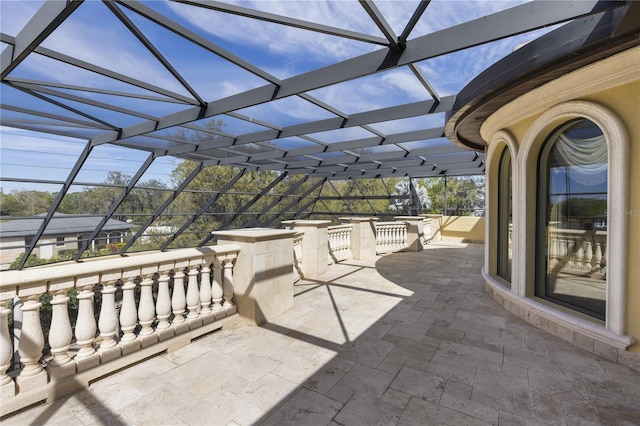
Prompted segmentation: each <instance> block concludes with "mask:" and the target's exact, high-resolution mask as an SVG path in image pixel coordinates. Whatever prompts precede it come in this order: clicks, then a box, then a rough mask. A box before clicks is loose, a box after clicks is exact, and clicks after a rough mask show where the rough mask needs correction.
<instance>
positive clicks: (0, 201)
mask: <svg viewBox="0 0 640 426" xmlns="http://www.w3.org/2000/svg"><path fill="white" fill-rule="evenodd" d="M26 210H27V206H26V205H25V204H24V203H22V202H20V201H18V199H17V198H16V197H15V195H13V194H5V193H4V192H3V191H2V190H0V216H24V214H25V211H26Z"/></svg>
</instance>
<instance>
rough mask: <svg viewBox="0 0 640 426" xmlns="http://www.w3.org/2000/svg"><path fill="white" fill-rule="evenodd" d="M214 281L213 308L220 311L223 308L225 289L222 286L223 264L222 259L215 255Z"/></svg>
mask: <svg viewBox="0 0 640 426" xmlns="http://www.w3.org/2000/svg"><path fill="white" fill-rule="evenodd" d="M212 269H213V282H212V284H211V299H212V300H213V310H214V311H219V310H220V309H222V303H221V302H222V297H223V295H224V290H223V287H222V265H221V263H220V259H218V257H215V258H214V259H213V268H212Z"/></svg>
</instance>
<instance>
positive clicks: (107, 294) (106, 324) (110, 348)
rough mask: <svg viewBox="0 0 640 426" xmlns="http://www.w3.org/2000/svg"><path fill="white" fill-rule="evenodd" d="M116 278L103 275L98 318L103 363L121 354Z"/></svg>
mask: <svg viewBox="0 0 640 426" xmlns="http://www.w3.org/2000/svg"><path fill="white" fill-rule="evenodd" d="M114 275H115V274H114ZM109 278H111V279H112V280H109ZM114 278H115V276H113V277H102V280H103V282H102V306H101V307H100V317H99V318H98V329H99V330H100V337H101V338H102V342H100V348H98V353H99V354H100V360H101V362H103V363H104V362H107V361H110V360H112V359H114V358H117V357H119V356H120V354H121V352H120V347H118V344H117V342H116V333H117V331H118V311H117V310H116V281H115V279H114ZM105 280H106V281H105Z"/></svg>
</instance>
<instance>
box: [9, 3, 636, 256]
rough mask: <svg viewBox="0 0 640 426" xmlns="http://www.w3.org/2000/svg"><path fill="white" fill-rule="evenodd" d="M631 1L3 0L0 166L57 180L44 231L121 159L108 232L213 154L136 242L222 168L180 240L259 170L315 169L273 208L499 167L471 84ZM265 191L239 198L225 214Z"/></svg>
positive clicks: (172, 190)
mask: <svg viewBox="0 0 640 426" xmlns="http://www.w3.org/2000/svg"><path fill="white" fill-rule="evenodd" d="M624 4H625V2H616V1H612V2H605V1H595V0H580V1H523V0H517V1H496V0H487V1H479V0H468V1H466V0H465V1H458V0H453V1H452V0H433V1H239V2H218V1H204V0H202V1H200V0H198V1H196V0H174V1H171V0H170V1H158V0H153V1H55V0H54V1H46V2H43V1H26V2H18V1H4V0H3V1H0V8H1V10H0V12H1V13H0V15H1V19H2V21H1V34H0V41H1V45H2V54H1V55H2V56H1V59H2V61H1V71H2V74H1V77H2V92H1V114H2V115H1V122H0V125H1V127H0V132H1V137H2V146H1V148H2V160H1V161H2V171H1V176H0V180H1V181H2V185H3V190H4V191H8V190H9V189H11V188H23V187H24V185H31V186H30V187H31V188H37V189H38V190H44V191H49V192H51V193H53V194H57V198H56V199H55V200H54V201H53V202H51V203H50V204H49V205H50V207H49V208H48V215H47V216H46V219H45V221H44V222H42V225H41V227H40V233H39V234H37V236H38V235H41V233H42V231H44V229H45V228H46V226H47V223H48V222H49V221H50V220H51V218H52V217H53V214H54V212H55V211H56V210H57V209H58V206H59V205H60V204H61V202H62V201H63V197H65V194H67V193H68V194H71V195H73V193H74V191H79V188H82V187H88V186H91V188H94V187H99V186H100V185H103V186H104V185H106V184H107V183H105V182H104V180H103V179H104V171H106V170H110V171H113V170H115V171H118V172H119V173H121V175H110V179H111V180H110V181H109V182H108V184H109V185H111V186H115V187H119V188H122V192H118V193H117V194H116V195H115V196H114V197H113V198H112V200H110V204H109V205H108V206H107V207H106V208H105V209H104V211H103V212H101V213H100V214H101V215H102V216H103V221H102V222H101V224H99V225H98V227H97V228H96V230H95V232H94V234H97V232H98V231H99V229H100V228H101V226H104V223H105V222H106V221H107V220H108V219H109V218H110V217H112V216H114V213H116V210H117V209H118V208H119V206H120V204H122V203H123V202H125V203H126V201H127V197H129V195H130V193H131V190H132V188H133V187H134V186H135V185H136V182H139V181H140V182H141V181H142V180H141V179H142V178H143V177H144V179H146V181H145V182H149V181H151V180H152V178H153V179H155V178H157V180H158V181H161V183H162V184H163V185H164V184H166V183H167V182H169V180H170V179H171V176H169V172H168V171H167V170H171V169H172V168H175V166H176V164H178V163H179V162H181V161H185V160H194V161H195V162H197V164H200V165H199V166H197V167H196V168H194V169H193V170H192V171H191V173H189V174H187V175H185V176H182V177H183V178H184V180H183V181H182V183H180V184H173V186H172V185H171V184H169V186H168V187H165V186H162V187H161V190H158V187H154V188H152V189H155V190H157V192H162V193H163V194H164V200H165V202H164V203H159V204H158V205H157V206H155V208H156V210H155V212H154V213H144V214H145V215H146V216H142V213H140V218H139V219H137V220H138V222H139V224H138V225H140V230H139V231H138V232H137V233H136V235H135V236H134V237H133V239H132V240H131V241H133V240H136V239H138V238H139V237H140V236H141V235H142V234H141V233H142V232H144V229H146V228H148V227H150V226H151V227H153V226H156V228H158V229H161V228H167V225H166V224H167V223H169V220H168V219H166V220H163V219H164V218H163V217H162V216H161V215H162V214H165V213H166V210H167V207H168V206H169V205H170V204H171V202H172V201H173V200H178V201H180V196H181V191H183V190H185V188H187V187H188V184H189V182H190V181H191V180H192V179H194V177H195V176H196V175H197V174H198V172H200V171H201V170H204V169H205V168H206V166H217V165H223V166H234V167H236V168H238V169H237V170H240V172H239V173H238V174H235V175H233V174H232V175H229V177H228V179H229V181H228V184H226V185H224V186H222V187H221V188H216V189H215V191H216V192H215V194H214V196H213V197H212V198H210V200H211V201H206V202H205V203H203V204H200V205H199V206H196V207H191V208H192V209H194V210H191V211H187V212H183V213H180V214H183V215H184V216H185V217H189V218H188V219H184V220H181V221H179V223H178V224H175V223H174V222H172V225H171V226H170V227H169V229H170V232H169V233H170V234H171V236H168V237H167V241H165V242H164V243H162V244H159V245H158V247H160V248H162V249H164V248H167V247H171V244H173V242H174V239H175V238H176V235H180V234H181V233H182V232H184V231H185V230H188V229H189V227H190V226H195V225H197V221H198V220H199V218H200V217H201V216H202V215H203V214H205V215H206V214H207V213H208V212H209V210H208V209H209V208H210V207H211V205H212V203H214V202H216V201H217V200H218V199H219V197H221V194H224V193H225V192H226V191H229V190H230V189H232V187H233V186H234V184H235V183H236V182H237V181H238V180H239V179H241V178H243V174H244V173H247V172H251V171H273V172H274V173H276V174H278V173H280V174H279V175H278V177H276V178H275V179H274V180H273V181H272V182H271V183H269V184H266V183H265V184H264V185H263V186H262V189H261V190H260V193H259V194H257V195H256V196H257V197H258V198H260V197H263V198H264V196H265V195H268V194H269V195H273V194H271V190H272V189H273V188H274V187H276V186H277V185H278V184H279V183H280V182H282V181H283V179H285V177H286V176H288V177H289V178H290V177H291V176H299V178H298V179H299V180H297V181H295V184H292V186H290V187H289V188H288V189H286V190H285V189H283V190H282V191H281V193H280V195H279V197H280V198H277V197H276V198H275V200H274V201H273V202H272V203H269V204H268V205H267V206H266V207H264V208H261V210H260V209H258V210H256V211H254V212H253V213H252V214H254V215H255V216H256V217H259V216H262V215H263V213H266V212H268V211H270V209H271V210H273V209H272V208H271V207H273V206H275V205H276V204H277V203H278V202H281V205H279V206H278V207H277V208H275V207H274V209H279V211H280V212H283V211H286V210H287V209H289V210H291V209H292V208H293V207H291V206H292V205H293V204H288V203H287V202H285V201H286V200H284V199H285V198H286V197H290V196H292V195H293V194H296V191H298V192H299V194H298V195H296V196H297V200H298V202H300V200H301V199H304V198H305V197H306V196H308V195H309V194H312V191H313V190H315V189H317V188H318V187H319V186H318V185H322V184H323V182H330V181H335V180H344V179H351V178H378V177H403V178H406V177H409V178H411V177H432V176H452V175H454V176H455V175H477V174H482V173H483V172H484V154H483V152H482V151H481V150H480V151H470V150H467V149H465V148H463V147H461V146H459V145H455V144H452V143H451V142H450V141H449V140H447V138H445V137H444V126H445V116H446V115H447V113H450V112H451V111H452V110H454V109H455V105H456V95H457V94H458V92H459V91H460V90H461V89H462V88H463V87H464V86H465V85H466V84H467V83H468V82H469V81H471V80H472V79H473V78H474V77H476V76H477V75H478V74H480V73H481V72H482V71H483V70H485V69H486V68H488V67H489V66H491V65H492V64H493V63H495V62H496V61H498V60H499V59H501V58H503V57H504V56H506V55H508V54H509V53H511V52H512V51H513V50H514V49H517V48H518V47H519V46H522V45H523V44H526V43H529V42H530V41H532V40H535V39H536V38H538V37H540V36H541V35H543V34H545V33H547V32H549V31H551V30H552V29H554V28H556V27H558V26H560V25H563V24H566V23H567V22H571V21H576V20H580V19H583V20H593V19H598V18H599V17H601V16H602V14H603V13H605V12H606V11H610V10H611V9H615V8H619V7H622V6H624ZM118 176H120V177H122V176H125V177H126V179H124V180H123V181H118V180H117V178H118ZM173 177H175V176H173ZM289 178H287V179H289ZM307 179H310V180H309V181H307ZM313 179H317V180H318V182H319V183H318V184H314V185H313V186H311V187H310V188H308V189H307V187H305V184H307V183H308V182H311V180H313ZM356 186H358V185H357V184H356ZM138 189H141V190H144V189H146V188H138ZM358 189H359V190H360V193H361V194H362V195H367V194H366V193H367V191H366V188H365V189H363V188H360V187H359V188H358ZM195 192H197V191H195ZM336 192H338V191H336ZM314 194H315V193H314ZM387 195H388V196H389V197H392V194H391V192H388V193H387ZM273 196H274V197H275V195H273ZM67 198H72V197H67ZM256 200H257V198H251V199H249V200H248V201H245V202H244V204H242V205H241V207H240V208H238V209H237V210H236V211H234V212H228V213H226V214H230V215H232V216H231V217H230V218H229V219H228V220H225V221H223V222H224V223H223V224H222V227H224V226H226V225H228V224H229V223H231V222H232V221H233V220H235V218H236V217H237V216H238V215H240V214H243V213H244V212H246V211H247V210H251V209H252V208H253V209H255V208H256V207H255V206H257V205H258V203H257V202H256ZM65 201H66V200H65ZM69 202H71V201H69ZM176 203H177V201H176ZM27 204H28V202H27ZM182 204H183V205H186V203H185V202H182ZM272 204H273V206H272ZM346 207H347V208H349V206H348V205H347V206H346ZM303 208H304V206H303V207H301V209H303ZM295 209H298V206H296V207H295ZM32 210H33V211H32V212H31V214H32V215H34V217H35V215H37V214H38V213H42V212H40V211H36V210H35V209H34V207H33V203H32ZM326 210H327V211H328V210H331V208H330V207H326ZM298 211H299V210H298ZM177 214H178V213H175V212H174V216H176V215H177ZM126 217H127V218H129V219H130V218H131V217H134V216H132V215H128V216H126ZM277 217H278V216H274V218H272V219H270V220H269V221H268V222H266V224H267V225H268V224H271V223H273V222H274V221H275V220H276V218H277ZM134 219H135V217H134ZM134 222H135V220H134ZM194 222H195V223H194ZM254 223H255V219H254V220H252V221H250V222H249V224H254ZM136 229H137V228H136ZM93 237H95V235H92V236H91V237H90V238H93ZM36 241H37V238H36V239H35V240H34V241H33V242H32V243H31V245H30V246H27V247H26V251H27V253H30V252H31V251H32V250H33V249H34V247H35V244H36ZM206 241H208V238H205V239H204V240H203V241H202V243H204V242H206ZM84 244H85V247H86V246H87V244H88V241H84ZM130 245H131V242H129V243H128V244H127V246H126V247H125V248H123V250H122V253H124V252H125V251H126V250H127V249H128V248H129V246H130ZM81 253H82V249H81V250H80V252H79V254H78V255H77V256H76V258H77V257H79V256H80V254H81ZM23 263H24V262H23Z"/></svg>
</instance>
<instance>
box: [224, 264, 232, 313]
mask: <svg viewBox="0 0 640 426" xmlns="http://www.w3.org/2000/svg"><path fill="white" fill-rule="evenodd" d="M233 261H234V259H230V258H226V259H225V260H224V264H223V267H224V274H223V275H222V280H223V285H222V288H223V292H224V307H225V308H231V307H233V306H234V305H233V302H232V299H233Z"/></svg>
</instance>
